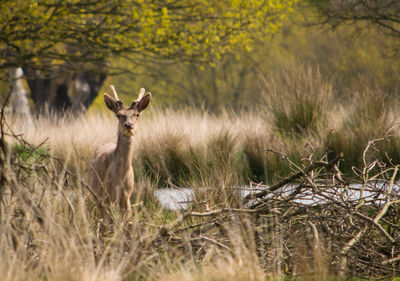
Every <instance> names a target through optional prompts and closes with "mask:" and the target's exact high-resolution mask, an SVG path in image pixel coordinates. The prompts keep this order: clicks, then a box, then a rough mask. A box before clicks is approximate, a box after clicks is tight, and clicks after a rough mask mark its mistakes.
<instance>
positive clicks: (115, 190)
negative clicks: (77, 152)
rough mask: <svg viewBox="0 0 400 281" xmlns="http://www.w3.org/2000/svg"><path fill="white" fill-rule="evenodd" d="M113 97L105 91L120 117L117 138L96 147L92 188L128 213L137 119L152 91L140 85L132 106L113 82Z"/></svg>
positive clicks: (109, 102)
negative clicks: (112, 141)
mask: <svg viewBox="0 0 400 281" xmlns="http://www.w3.org/2000/svg"><path fill="white" fill-rule="evenodd" d="M111 91H112V93H113V94H114V98H112V97H110V96H109V95H107V94H106V93H104V101H105V103H106V105H107V107H108V109H110V110H111V111H113V112H114V113H115V115H116V116H117V118H118V121H119V127H118V141H117V143H116V144H114V143H109V144H106V145H103V146H100V147H98V148H97V149H96V153H95V160H94V163H93V166H94V171H93V175H92V188H93V191H94V192H95V193H96V194H97V196H98V197H99V199H100V200H101V201H102V202H104V203H106V204H118V205H119V207H120V208H121V210H122V211H124V212H125V213H126V215H129V213H130V209H131V202H130V198H131V195H132V192H133V185H134V182H133V168H132V156H133V152H132V148H133V135H134V128H135V125H136V122H137V120H138V118H139V114H140V112H142V111H143V110H144V109H145V108H146V107H147V106H148V105H149V102H150V99H151V93H147V94H145V95H144V93H145V90H144V89H143V88H142V89H140V93H139V98H138V99H137V100H135V101H133V102H132V104H131V105H130V106H125V105H124V104H123V103H122V101H120V100H119V98H118V95H117V92H116V90H115V88H114V86H111Z"/></svg>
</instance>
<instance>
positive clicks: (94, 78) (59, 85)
mask: <svg viewBox="0 0 400 281" xmlns="http://www.w3.org/2000/svg"><path fill="white" fill-rule="evenodd" d="M24 72H25V74H26V77H27V78H26V80H27V82H28V85H29V88H30V91H31V98H32V100H33V102H34V104H35V111H36V114H43V113H47V112H51V113H57V114H63V113H65V112H67V111H69V112H72V113H79V112H82V111H85V110H87V108H88V107H89V106H90V105H91V104H92V103H93V101H94V99H95V98H96V96H97V94H98V93H99V91H100V88H101V86H102V85H103V82H104V80H105V78H106V74H105V73H93V72H89V71H86V72H81V73H76V72H75V73H67V74H60V75H56V76H55V77H52V78H49V77H45V78H42V77H40V76H39V75H38V73H36V72H35V71H34V70H32V69H24Z"/></svg>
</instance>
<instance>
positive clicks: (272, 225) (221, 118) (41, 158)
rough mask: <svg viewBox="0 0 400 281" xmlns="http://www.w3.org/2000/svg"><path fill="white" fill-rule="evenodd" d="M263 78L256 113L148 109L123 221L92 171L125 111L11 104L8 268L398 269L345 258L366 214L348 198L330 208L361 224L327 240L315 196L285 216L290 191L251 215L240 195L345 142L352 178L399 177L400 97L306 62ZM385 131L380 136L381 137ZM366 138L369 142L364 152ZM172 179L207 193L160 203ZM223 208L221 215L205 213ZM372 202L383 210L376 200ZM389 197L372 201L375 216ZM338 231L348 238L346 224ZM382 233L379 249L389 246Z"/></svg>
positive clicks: (390, 226) (220, 276) (217, 274)
mask: <svg viewBox="0 0 400 281" xmlns="http://www.w3.org/2000/svg"><path fill="white" fill-rule="evenodd" d="M263 81H264V85H265V86H264V88H263V89H262V92H263V93H262V94H263V97H264V102H263V103H262V104H259V105H255V106H254V109H253V110H252V111H249V112H233V111H229V110H226V111H223V112H222V113H220V114H218V115H214V114H209V113H207V112H203V111H200V110H196V109H186V110H174V109H173V108H168V109H156V108H152V109H150V110H148V112H146V113H144V114H142V116H141V119H140V121H139V124H138V127H137V132H136V135H135V148H134V150H135V157H134V160H133V166H134V172H135V183H136V189H135V190H136V192H135V197H134V198H133V201H134V202H133V212H132V217H130V218H129V222H126V221H123V219H122V218H121V214H120V213H119V210H118V209H117V208H114V207H112V208H110V209H109V216H110V217H111V218H112V221H113V222H114V223H113V226H112V227H111V228H110V229H104V228H103V226H102V221H101V220H99V218H98V217H97V212H98V210H97V204H98V202H96V201H95V199H94V198H93V196H92V195H91V192H90V186H88V182H89V181H88V175H89V171H90V170H91V161H92V157H93V154H94V150H95V148H96V147H97V146H99V145H101V144H104V143H108V142H115V141H116V134H117V132H116V130H117V121H116V118H115V117H114V116H112V115H108V114H100V113H91V114H87V115H82V116H75V117H54V116H51V115H49V116H47V117H44V116H42V117H39V118H38V119H37V120H35V124H34V126H30V127H27V126H26V125H24V123H23V121H21V120H18V118H16V117H7V119H6V121H5V122H3V128H4V129H5V132H6V134H7V136H6V137H5V141H6V143H7V145H3V146H2V154H1V155H2V159H1V160H2V164H1V167H0V168H1V175H2V176H1V180H0V196H1V198H0V199H1V201H0V202H1V203H0V221H1V223H0V233H1V236H0V276H2V277H1V279H2V280H61V281H63V280H215V281H216V280H292V279H291V278H295V279H296V280H341V279H344V278H345V277H344V276H356V277H357V276H362V277H363V278H372V277H374V278H377V277H388V276H389V277H393V276H398V275H397V274H398V273H399V267H398V264H396V263H390V266H389V267H384V266H381V267H379V266H377V265H376V264H375V263H374V262H373V261H372V260H369V264H368V262H367V260H365V264H364V265H362V264H361V265H360V264H359V259H357V258H359V257H358V256H357V257H356V255H355V254H354V253H353V255H354V260H353V259H350V258H349V259H348V263H347V264H346V265H345V266H343V265H342V264H340V262H338V261H337V256H336V253H337V251H338V249H336V248H335V247H336V245H341V244H340V243H342V244H346V243H344V241H351V238H352V237H351V236H348V235H349V233H350V234H351V233H352V234H351V235H355V236H357V235H356V233H357V231H359V229H360V228H362V227H363V224H360V225H357V223H354V221H353V218H350V217H349V216H348V214H347V213H345V212H343V210H344V209H345V208H344V207H343V206H342V205H340V206H341V207H340V208H342V209H332V213H331V214H330V215H329V217H330V216H333V217H335V216H336V217H337V218H343V221H345V222H346V223H348V224H349V225H355V226H354V227H355V228H354V230H353V229H350V228H349V227H347V225H346V224H345V225H344V226H340V227H339V224H340V223H339V222H338V223H337V226H335V225H334V224H332V225H331V224H330V225H329V227H330V228H329V231H333V233H331V234H327V233H329V231H328V230H326V229H325V230H324V229H322V230H321V229H320V230H319V231H322V232H321V234H320V235H321V239H320V240H318V239H316V238H315V237H317V236H315V232H314V230H315V229H319V227H321V228H323V227H322V225H319V222H320V221H313V220H311V219H310V216H315V218H316V219H321V220H323V219H325V220H327V218H326V216H328V215H327V214H325V213H324V214H323V213H322V212H320V211H319V210H318V208H316V209H312V210H307V211H306V212H305V213H304V208H303V209H301V210H302V213H301V214H300V215H299V214H297V215H296V217H295V218H294V217H290V219H287V218H286V217H285V216H286V215H284V214H287V213H286V212H285V208H286V209H287V210H289V209H290V208H292V207H293V206H292V207H287V206H286V205H285V204H286V203H287V202H286V203H285V202H283V201H282V202H281V201H279V203H277V205H276V206H275V207H276V208H275V207H274V206H269V207H268V208H267V210H268V211H265V208H264V209H263V210H264V211H265V213H262V212H261V211H260V210H258V211H257V215H253V213H255V212H253V211H245V210H244V209H243V208H242V207H243V206H242V205H241V202H240V200H239V199H238V196H237V194H236V193H237V192H236V191H235V187H238V186H243V185H249V184H250V183H264V184H265V183H267V184H275V183H277V182H279V181H280V180H282V179H283V178H285V177H287V176H290V175H292V174H293V173H295V172H298V171H302V170H303V169H304V168H305V167H307V166H308V165H309V164H310V163H313V162H316V161H319V160H324V161H329V160H331V159H333V158H334V157H335V156H337V155H339V154H340V153H343V160H342V161H341V162H340V164H339V167H338V168H339V169H340V171H341V172H342V175H343V177H344V178H346V179H353V180H354V181H357V182H363V181H364V183H366V182H368V179H367V178H366V177H367V174H368V175H375V176H376V179H378V178H379V179H381V180H387V181H388V182H389V181H390V180H391V179H396V175H397V174H396V173H397V170H396V168H395V167H396V165H397V164H399V163H400V161H399V160H400V135H399V133H398V129H397V125H396V122H398V120H397V116H399V114H400V108H399V106H398V101H397V96H395V95H394V94H393V95H389V94H386V93H385V92H384V91H382V90H381V89H380V88H379V87H378V86H376V85H373V84H372V83H368V82H366V81H365V82H364V83H362V85H364V87H361V88H360V89H356V90H353V89H351V90H350V89H349V92H348V93H346V94H344V93H340V95H339V94H338V93H336V92H335V88H334V84H333V82H332V81H331V80H329V79H326V78H324V77H322V76H321V75H320V74H319V72H318V70H316V69H311V68H307V67H301V68H298V69H295V70H292V71H287V72H286V73H283V74H281V75H279V76H276V77H264V78H263ZM339 96H340V98H339ZM154 98H157V95H156V93H154ZM374 139H380V140H379V141H377V142H373V143H372V142H370V141H372V140H374ZM368 144H369V145H370V146H371V149H369V150H368V151H366V150H365V148H366V147H367V146H368ZM322 170H323V169H321V170H318V171H317V170H315V171H314V170H312V172H310V173H306V174H304V175H303V178H304V180H305V181H308V182H309V183H316V184H317V185H318V184H320V181H319V180H320V179H327V178H328V179H329V175H332V174H330V173H332V172H331V170H330V169H326V170H324V172H321V171H322ZM324 173H325V174H324ZM317 174H320V178H318V176H317ZM314 176H315V179H317V180H315V179H314ZM332 177H333V176H332ZM336 183H337V184H338V185H339V184H343V182H342V183H340V181H337V182H336ZM161 187H191V188H194V190H195V192H196V195H197V198H198V199H197V202H196V204H195V206H194V209H193V210H190V212H195V213H192V214H190V213H187V212H174V211H167V210H163V209H162V208H161V207H160V205H159V204H158V203H157V201H156V200H155V198H154V196H153V192H152V191H153V190H154V189H156V188H161ZM204 187H206V188H204ZM313 188H314V187H313ZM235 192H236V193H235ZM388 198H389V197H388ZM279 200H280V199H279ZM388 200H389V199H388ZM277 202H278V201H277ZM392 202H394V201H392ZM285 206H286V207H285ZM353 207H354V208H355V206H350V205H349V206H346V208H348V209H349V208H353ZM296 208H299V207H298V206H296ZM388 208H389V209H388V210H389V211H388V212H389V213H390V217H385V225H384V226H383V228H386V231H387V232H388V233H389V234H388V235H389V236H391V237H395V238H396V241H398V239H400V238H399V237H400V236H396V235H398V233H399V231H398V230H399V224H398V221H397V222H396V221H395V218H396V216H398V214H397V213H398V211H396V210H397V209H398V203H390V204H388ZM390 208H392V209H390ZM393 208H394V209H393ZM275 209H276V210H278V209H279V212H277V211H276V210H275ZM216 210H218V212H220V213H218V214H223V216H222V217H221V216H213V215H210V216H208V215H204V214H205V213H206V212H209V211H216ZM290 210H291V209H290ZM296 210H297V209H296ZM298 210H300V209H298ZM357 210H361V209H357ZM362 210H363V212H364V211H365V212H366V214H367V215H370V216H372V218H374V211H373V210H372V209H368V208H365V209H362ZM379 210H380V209H379V208H378V209H377V210H375V211H377V212H378V215H379V214H380V213H379ZM260 212H261V213H260ZM335 212H337V213H335ZM360 212H361V211H360ZM385 212H386V211H385ZM196 214H197V215H196ZM201 214H203V215H201ZM385 214H386V213H385ZM360 217H362V215H360ZM375 218H377V217H375ZM364 219H365V215H364ZM392 219H393V221H392ZM354 220H355V219H354ZM371 220H372V219H371ZM317 223H318V224H317ZM375 223H377V222H375ZM313 225H314V226H313ZM315 225H316V226H315ZM343 229H348V230H349V232H344V230H343ZM335 231H336V232H337V233H336V232H335ZM379 231H381V232H379ZM365 232H366V231H364V232H360V233H361V234H364V233H365ZM199 233H200V234H199ZM260 233H261V234H260ZM294 233H297V236H296V235H294ZM310 233H313V234H314V236H313V235H312V234H310ZM317 233H318V232H317ZM324 233H325V234H324ZM339 233H341V234H343V236H340V239H344V240H343V241H341V240H340V239H339V238H338V237H339V236H338V237H336V236H335V235H336V234H338V235H339ZM379 233H381V234H382V233H384V232H382V230H380V229H379V228H378V230H376V229H375V231H371V232H369V233H368V235H364V236H366V237H365V238H363V239H366V240H365V241H364V240H363V241H364V243H366V244H365V245H367V244H368V243H370V242H369V241H374V242H375V241H376V240H378V241H379V243H380V242H381V240H379V239H381V238H380V236H379V235H381V234H379ZM361 234H360V236H361ZM260 237H261V238H260ZM310 237H314V238H313V239H311V238H310ZM368 239H369V240H368ZM396 243H398V242H395V243H393V245H392V246H391V245H389V246H388V247H389V248H390V247H393V251H392V254H391V255H392V256H391V257H392V258H395V257H396V256H393V255H395V254H396V253H397V250H395V247H396V245H397V244H396ZM383 244H384V245H385V246H382V245H381V249H385V250H384V251H386V248H387V247H386V242H383ZM382 251H383V250H382ZM385 253H386V252H385ZM342 254H343V253H342ZM357 254H359V253H358V252H357ZM386 254H387V257H390V256H388V255H389V253H386ZM343 255H344V254H343ZM373 257H375V256H374V255H372V254H371V255H370V256H369V258H371V259H372V258H373ZM360 259H361V260H362V258H360ZM341 261H343V259H342V260H341ZM362 266H365V267H366V269H365V272H364V273H362V272H360V267H362ZM369 267H370V268H369ZM376 268H379V270H378V269H376ZM388 272H389V273H390V274H392V275H388V274H389V273H388ZM380 274H382V275H380ZM356 277H355V278H356ZM389 277H388V278H389ZM357 278H360V279H355V280H362V279H361V277H357Z"/></svg>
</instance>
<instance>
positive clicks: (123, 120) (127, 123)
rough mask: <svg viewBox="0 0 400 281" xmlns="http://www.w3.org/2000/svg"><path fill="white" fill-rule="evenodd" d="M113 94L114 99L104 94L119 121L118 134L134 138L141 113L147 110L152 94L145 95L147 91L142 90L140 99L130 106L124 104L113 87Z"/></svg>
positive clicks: (106, 101) (107, 103)
mask: <svg viewBox="0 0 400 281" xmlns="http://www.w3.org/2000/svg"><path fill="white" fill-rule="evenodd" d="M111 92H112V93H113V95H114V98H113V97H111V96H109V95H108V94H106V93H104V101H105V103H106V105H107V107H108V109H110V110H111V111H113V112H114V113H115V115H116V116H117V118H118V120H119V128H118V133H119V134H123V135H125V136H133V133H134V128H135V125H136V122H137V120H138V118H139V115H140V113H141V112H142V111H143V110H145V109H146V107H147V106H148V105H149V103H150V100H151V93H150V92H148V93H146V94H145V89H143V88H141V89H140V92H139V97H138V98H137V99H136V100H134V101H133V102H132V104H131V105H130V106H126V105H124V104H123V102H122V101H121V100H119V98H118V95H117V91H116V90H115V87H114V86H113V85H111Z"/></svg>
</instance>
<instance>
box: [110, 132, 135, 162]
mask: <svg viewBox="0 0 400 281" xmlns="http://www.w3.org/2000/svg"><path fill="white" fill-rule="evenodd" d="M114 153H115V158H116V160H117V165H118V166H119V167H121V168H124V169H125V168H126V169H127V168H129V167H131V166H132V157H133V136H126V135H124V134H118V141H117V147H116V149H115V152H114Z"/></svg>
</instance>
